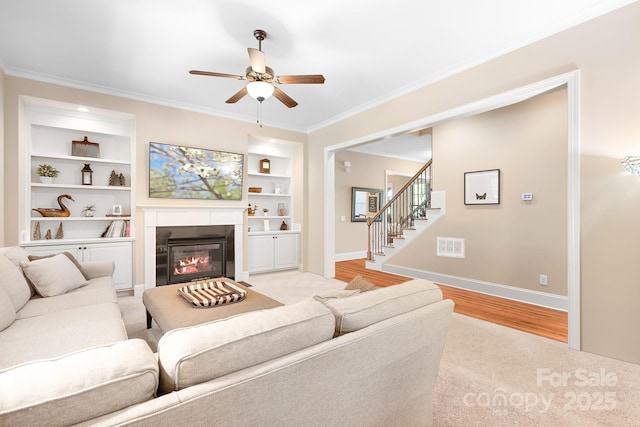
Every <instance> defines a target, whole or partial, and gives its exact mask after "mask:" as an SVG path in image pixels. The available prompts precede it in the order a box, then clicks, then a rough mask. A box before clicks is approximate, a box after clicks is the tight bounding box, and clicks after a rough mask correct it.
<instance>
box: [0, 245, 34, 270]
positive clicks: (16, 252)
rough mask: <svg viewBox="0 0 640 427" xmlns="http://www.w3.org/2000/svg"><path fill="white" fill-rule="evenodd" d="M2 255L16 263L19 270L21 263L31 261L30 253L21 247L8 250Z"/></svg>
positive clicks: (12, 247)
mask: <svg viewBox="0 0 640 427" xmlns="http://www.w3.org/2000/svg"><path fill="white" fill-rule="evenodd" d="M2 255H4V256H6V257H7V258H9V261H11V262H12V263H14V264H15V266H16V267H18V268H20V263H21V262H23V261H28V260H29V253H28V252H27V251H26V250H25V249H24V248H21V247H20V246H11V247H9V248H7V250H6V251H4V252H3V253H2Z"/></svg>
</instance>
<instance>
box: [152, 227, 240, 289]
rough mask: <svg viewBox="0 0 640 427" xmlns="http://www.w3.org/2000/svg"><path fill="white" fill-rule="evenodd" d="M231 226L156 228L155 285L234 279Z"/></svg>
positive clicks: (232, 229)
mask: <svg viewBox="0 0 640 427" xmlns="http://www.w3.org/2000/svg"><path fill="white" fill-rule="evenodd" d="M234 271H235V267H234V227H233V226H232V225H231V226H229V225H208V226H178V227H157V228H156V286H161V285H169V284H172V283H184V282H190V281H193V280H198V279H207V278H214V277H228V278H230V279H234Z"/></svg>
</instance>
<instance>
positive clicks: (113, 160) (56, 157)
mask: <svg viewBox="0 0 640 427" xmlns="http://www.w3.org/2000/svg"><path fill="white" fill-rule="evenodd" d="M20 102H21V105H20V115H21V117H20V118H21V123H22V126H23V127H22V133H21V143H20V150H21V151H20V158H21V169H20V170H21V172H20V178H19V185H20V187H21V188H24V189H25V191H24V195H23V198H22V200H21V207H20V211H21V215H20V217H21V221H20V244H21V246H23V247H25V248H26V249H27V251H29V252H30V253H33V254H38V255H45V254H52V253H59V252H64V251H69V252H71V253H72V254H74V255H75V256H76V258H78V260H79V261H81V262H82V261H105V260H109V261H114V262H115V265H116V269H115V273H114V283H115V285H116V289H119V290H120V289H131V288H132V287H133V268H132V257H133V242H134V238H135V236H134V233H135V224H134V222H135V218H134V217H133V216H131V213H132V212H133V210H134V206H135V205H134V203H135V197H134V188H135V161H134V159H135V133H134V132H135V117H134V116H133V115H131V114H126V113H120V112H116V111H110V110H102V109H94V108H88V110H89V111H86V107H82V106H79V105H73V104H68V103H61V102H56V101H51V100H45V99H39V98H33V97H21V98H20ZM85 137H86V138H87V140H89V141H91V142H96V143H98V144H99V157H79V156H73V155H72V141H82V140H84V138H85ZM45 163H46V164H49V165H52V166H53V167H55V168H56V169H58V170H59V171H60V173H59V175H58V176H57V177H56V178H55V179H54V181H53V183H42V182H40V178H39V177H38V174H37V169H38V166H39V165H41V164H45ZM86 164H89V165H90V168H91V170H92V171H93V174H92V181H93V182H92V185H83V184H82V173H81V170H82V169H83V168H84V166H85V165H86ZM112 172H115V173H116V175H120V174H122V176H123V177H124V185H110V182H109V178H110V176H111V174H112ZM115 182H116V181H113V180H112V182H111V184H114V183H115ZM118 184H119V181H118ZM63 194H68V195H70V196H71V197H72V198H73V200H69V199H61V202H62V203H63V204H64V205H65V206H66V207H67V208H68V209H69V211H70V215H69V216H68V217H43V216H42V215H41V214H40V213H38V212H36V211H34V210H33V209H34V208H60V206H59V205H58V196H60V195H63ZM88 205H94V206H95V210H94V212H93V216H92V217H87V216H85V214H84V213H83V210H84V208H85V207H86V206H88ZM114 206H119V207H120V209H121V215H118V216H113V215H114V211H113V209H114ZM116 213H117V212H116ZM114 220H119V221H124V223H123V224H126V227H125V228H126V229H127V230H128V231H126V232H125V233H123V234H125V236H123V237H101V235H102V234H103V233H104V232H105V230H106V229H107V227H108V226H109V225H110V224H111V222H112V221H114ZM36 227H39V229H40V236H39V237H40V238H38V236H37V235H36ZM60 227H62V231H63V237H62V238H58V239H56V238H55V237H56V234H57V231H58V230H59V229H60ZM49 230H50V231H51V238H50V239H45V236H46V234H47V231H49Z"/></svg>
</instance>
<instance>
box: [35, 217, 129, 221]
mask: <svg viewBox="0 0 640 427" xmlns="http://www.w3.org/2000/svg"><path fill="white" fill-rule="evenodd" d="M116 219H122V220H126V221H129V220H131V217H130V216H89V217H87V216H66V217H65V216H40V217H37V216H32V217H31V221H115V220H116Z"/></svg>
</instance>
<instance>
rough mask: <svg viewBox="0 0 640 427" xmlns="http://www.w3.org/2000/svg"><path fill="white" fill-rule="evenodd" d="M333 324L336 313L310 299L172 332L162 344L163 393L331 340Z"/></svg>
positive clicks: (160, 355) (160, 349) (164, 337)
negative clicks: (333, 313)
mask: <svg viewBox="0 0 640 427" xmlns="http://www.w3.org/2000/svg"><path fill="white" fill-rule="evenodd" d="M240 304H241V303H240ZM194 310H202V309H197V308H194ZM207 310H215V308H211V309H207ZM334 323H335V320H334V317H333V315H332V314H331V311H329V310H328V309H327V308H326V307H324V306H323V305H322V304H321V303H319V302H317V301H315V300H313V299H312V298H309V299H307V300H305V301H302V302H299V303H297V304H292V305H285V306H281V307H275V308H270V309H266V310H258V311H252V312H249V313H243V314H239V315H237V316H233V317H229V318H226V319H222V320H216V321H213V322H209V323H203V324H201V325H197V326H191V327H187V328H181V329H174V330H171V331H169V332H167V333H166V334H164V336H163V337H162V338H160V341H159V342H158V359H159V363H160V388H159V390H160V391H161V392H165V393H168V392H171V391H174V390H180V389H183V388H186V387H189V386H192V385H194V384H199V383H202V382H205V381H209V380H211V379H214V378H217V377H221V376H224V375H227V374H229V373H231V372H235V371H239V370H241V369H244V368H247V367H249V366H254V365H257V364H259V363H262V362H265V361H268V360H272V359H275V358H278V357H281V356H283V355H286V354H289V353H293V352H294V351H297V350H300V349H302V348H306V347H309V346H311V345H314V344H317V343H319V342H322V341H326V340H329V339H331V338H332V336H333V330H334V328H335V326H334Z"/></svg>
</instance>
